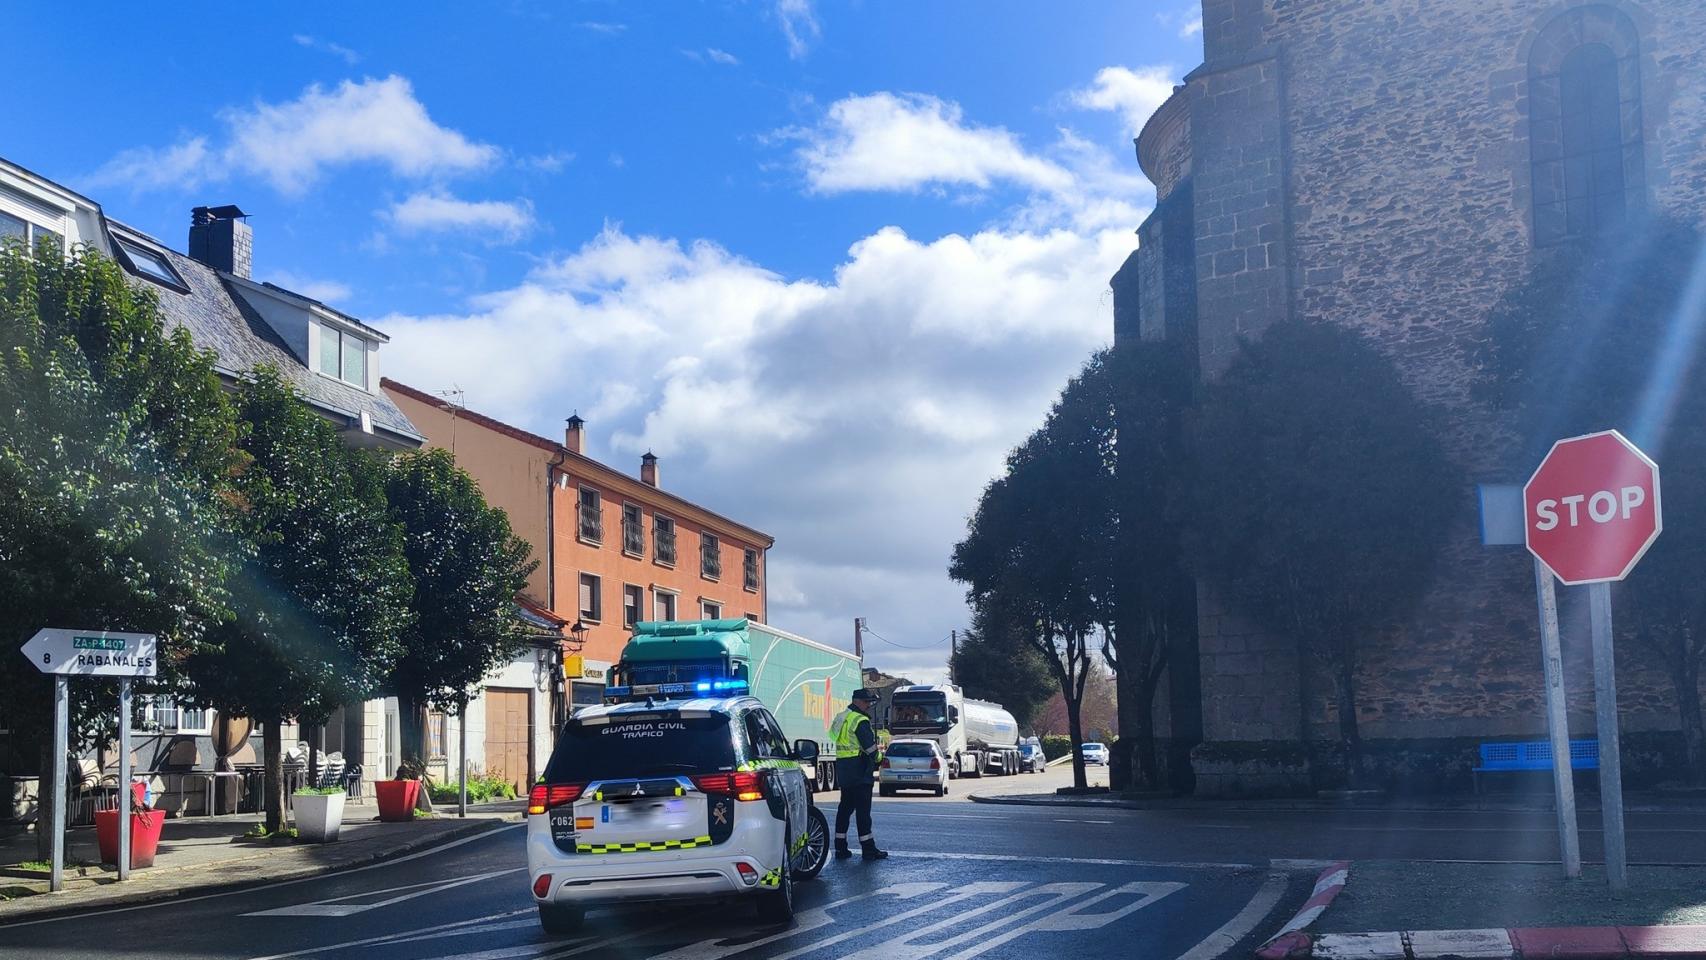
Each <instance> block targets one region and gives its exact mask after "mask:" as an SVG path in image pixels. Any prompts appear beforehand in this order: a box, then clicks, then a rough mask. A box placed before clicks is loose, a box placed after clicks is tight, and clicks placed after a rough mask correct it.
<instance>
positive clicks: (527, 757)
mask: <svg viewBox="0 0 1706 960" xmlns="http://www.w3.org/2000/svg"><path fill="white" fill-rule="evenodd" d="M532 693H533V691H531V690H506V689H503V688H501V687H487V688H486V772H487V773H490V774H496V775H497V776H500V777H502V778H504V779H505V780H507V781H509V783H510V784H511V785H512V786H514V787H515V789H516V792H517V793H519V794H521V795H523V796H525V795H526V794H527V788H528V786H529V785H530V784H532V782H533V757H532V752H533V751H532V748H533V709H532V700H531V697H532Z"/></svg>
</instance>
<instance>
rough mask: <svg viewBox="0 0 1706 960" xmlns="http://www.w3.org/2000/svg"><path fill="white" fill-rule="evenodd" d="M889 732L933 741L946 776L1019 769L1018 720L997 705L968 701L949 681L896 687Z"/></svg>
mask: <svg viewBox="0 0 1706 960" xmlns="http://www.w3.org/2000/svg"><path fill="white" fill-rule="evenodd" d="M889 735H890V736H891V737H894V738H897V739H898V738H900V737H912V738H916V739H926V740H934V741H936V745H937V746H939V747H941V749H942V756H944V757H946V758H947V760H948V776H950V777H981V776H983V775H984V774H986V773H987V774H992V775H1006V774H1010V773H1018V772H1020V766H1019V724H1018V722H1017V721H1015V720H1014V719H1013V715H1012V714H1010V713H1008V712H1007V711H1006V710H1004V709H1002V707H1001V705H1000V704H998V703H990V702H988V701H986V700H972V699H968V698H967V697H966V696H965V695H964V694H962V693H961V692H960V688H959V687H957V686H954V685H952V684H940V685H934V686H926V685H913V686H909V687H896V688H895V691H894V694H893V696H892V698H891V702H890V705H889Z"/></svg>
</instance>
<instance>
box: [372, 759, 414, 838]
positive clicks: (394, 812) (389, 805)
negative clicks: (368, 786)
mask: <svg viewBox="0 0 1706 960" xmlns="http://www.w3.org/2000/svg"><path fill="white" fill-rule="evenodd" d="M425 776H426V766H425V764H423V763H421V761H420V760H418V759H416V758H414V757H410V758H409V759H407V760H404V761H403V763H402V765H401V766H399V767H398V768H397V778H396V779H395V780H376V781H374V783H373V791H374V793H375V794H376V795H377V797H378V799H379V819H381V820H384V821H387V822H391V823H404V822H407V821H410V820H413V819H414V818H415V807H416V806H418V805H419V804H420V802H421V779H422V778H423V777H425Z"/></svg>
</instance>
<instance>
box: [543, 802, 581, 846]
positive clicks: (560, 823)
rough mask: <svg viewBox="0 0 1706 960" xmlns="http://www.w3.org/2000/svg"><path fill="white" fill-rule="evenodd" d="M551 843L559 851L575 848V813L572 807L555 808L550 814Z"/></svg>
mask: <svg viewBox="0 0 1706 960" xmlns="http://www.w3.org/2000/svg"><path fill="white" fill-rule="evenodd" d="M549 816H550V820H551V842H552V843H555V844H556V845H557V847H558V849H560V850H573V849H574V848H575V811H574V808H573V807H572V806H564V807H557V808H555V809H553V810H552V811H551V813H550V815H549Z"/></svg>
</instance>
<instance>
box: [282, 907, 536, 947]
mask: <svg viewBox="0 0 1706 960" xmlns="http://www.w3.org/2000/svg"><path fill="white" fill-rule="evenodd" d="M532 912H533V908H532V907H528V908H527V909H525V910H511V911H509V912H507V913H493V914H488V915H486V916H484V917H475V918H474V919H472V920H457V921H455V922H454V923H441V924H439V925H438V926H436V927H426V928H425V929H421V930H406V931H403V932H401V933H387V934H383V935H381V936H377V937H367V938H366V939H363V940H349V941H346V942H344V943H329V944H327V945H325V946H323V947H309V948H307V949H305V950H292V951H291V952H289V953H274V954H268V955H267V956H264V957H251V958H249V960H287V958H289V957H309V956H313V955H314V954H316V953H330V952H332V951H333V950H343V949H346V948H349V947H365V946H368V945H370V944H375V943H390V942H393V941H396V940H399V939H408V940H420V939H425V938H427V937H432V936H437V935H439V934H445V935H447V936H456V935H458V934H460V933H462V932H464V931H462V930H460V929H458V928H461V927H466V928H468V932H474V931H483V930H484V929H485V928H484V927H481V926H479V924H482V923H488V922H490V921H493V920H506V919H508V918H510V917H517V916H520V915H521V914H524V913H532Z"/></svg>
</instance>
